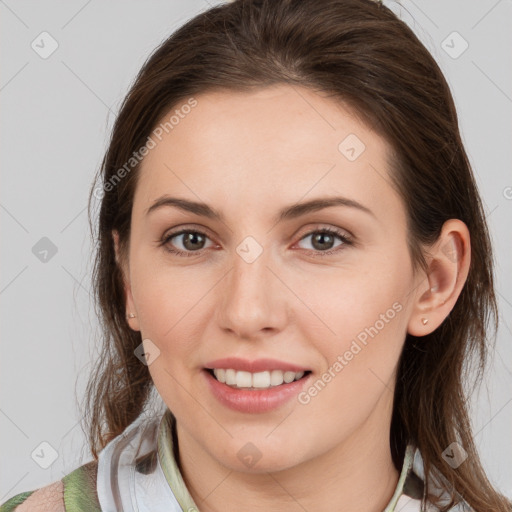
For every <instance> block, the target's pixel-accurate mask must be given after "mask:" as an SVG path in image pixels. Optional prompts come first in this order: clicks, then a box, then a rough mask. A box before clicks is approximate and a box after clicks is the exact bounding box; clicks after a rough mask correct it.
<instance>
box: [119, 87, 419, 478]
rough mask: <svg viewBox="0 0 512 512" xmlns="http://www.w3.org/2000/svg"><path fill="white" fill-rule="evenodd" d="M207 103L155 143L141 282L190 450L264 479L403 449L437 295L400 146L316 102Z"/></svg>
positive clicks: (137, 280)
mask: <svg viewBox="0 0 512 512" xmlns="http://www.w3.org/2000/svg"><path fill="white" fill-rule="evenodd" d="M195 100H196V102H197V103H194V102H191V103H189V104H193V105H195V106H193V108H192V107H191V108H183V109H181V110H180V105H177V106H176V107H175V108H174V109H173V112H170V113H169V114H168V115H166V116H165V118H164V119H163V122H166V121H168V120H169V118H170V116H171V114H173V113H174V112H175V110H178V113H179V115H176V117H175V118H174V121H173V122H171V124H168V125H167V129H166V130H165V129H163V130H162V129H160V130H159V131H158V134H159V137H155V136H153V137H152V138H153V140H154V142H155V143H156V145H155V146H154V147H153V148H152V149H150V150H149V153H148V154H147V155H146V157H145V159H144V161H143V163H142V167H141V171H140V172H141V174H140V180H139V182H138V185H137V190H136V193H135V198H134V205H133V211H132V224H131V239H130V246H129V263H128V267H127V268H126V269H125V270H126V289H127V312H128V313H130V312H133V313H136V315H137V317H136V318H134V319H132V320H130V326H131V327H132V328H133V329H136V330H140V331H141V336H142V339H143V340H145V341H144V346H145V348H146V351H147V352H149V353H150V354H151V355H150V356H149V361H150V364H149V371H150V373H151V377H152V379H153V380H154V383H155V386H156V388H157V390H158V391H159V393H160V395H161V396H162V398H163V400H164V401H165V402H166V404H167V406H168V407H169V408H170V409H171V410H172V411H173V413H174V415H175V416H176V418H177V423H178V434H179V438H180V446H181V445H182V443H183V444H184V445H187V446H189V447H191V449H192V447H194V449H195V450H196V452H197V451H200V452H201V453H202V454H203V455H206V456H207V457H209V458H210V459H211V460H212V461H213V462H215V463H218V464H221V465H223V466H225V467H228V468H231V469H235V470H242V471H253V472H258V471H270V470H278V469H284V468H291V467H293V466H296V465H298V464H300V463H301V462H305V461H308V460H311V459H313V458H315V457H317V456H320V455H322V454H326V453H329V452H330V453H333V454H334V453H337V454H338V455H339V454H340V453H341V452H348V451H350V450H354V449H355V447H356V446H358V447H359V448H361V447H363V448H362V449H363V450H366V449H368V450H370V447H371V446H373V444H374V443H375V442H378V443H388V442H389V441H388V440H389V422H390V417H391V410H392V397H393V389H394V378H395V371H396V366H397V361H398V358H399V355H400V352H401V349H402V346H403V342H404V339H405V336H406V333H407V330H408V323H409V320H410V317H411V311H412V302H413V301H414V298H415V297H416V294H417V293H418V292H417V288H418V284H419V283H420V280H419V278H418V277H416V276H415V275H414V273H413V269H412V264H411V260H410V257H409V253H408V249H407V244H406V212H405V209H404V206H403V204H402V202H401V200H400V198H399V196H398V194H397V192H396V191H395V189H394V188H393V187H392V186H391V184H390V178H389V173H390V169H389V167H388V163H387V157H388V147H387V145H386V143H385V142H384V140H383V139H382V138H380V137H379V136H378V135H377V134H376V133H375V132H373V131H371V130H370V129H368V128H367V127H366V126H365V125H363V124H362V123H361V122H360V121H358V119H356V118H355V117H353V116H352V115H350V113H349V112H348V111H347V110H345V109H344V108H342V107H341V106H339V104H336V103H334V101H333V100H332V99H328V98H326V97H323V96H320V95H318V94H317V93H314V92H312V91H311V90H308V89H305V88H297V87H293V88H292V87H291V86H288V85H278V86H273V87H271V88H266V89H262V90H259V91H258V92H254V93H241V92H237V93H234V92H215V93H205V94H202V95H199V96H196V97H195ZM183 104H186V102H183ZM159 138H160V139H161V140H159ZM151 145H153V144H151ZM166 198H167V199H169V198H173V201H174V200H179V201H181V202H182V204H185V203H186V204H189V205H192V204H193V205H194V207H193V208H192V207H191V208H184V207H182V208H180V207H178V203H176V202H175V203H174V205H173V204H172V201H171V200H170V199H169V201H168V202H167V203H165V199H166ZM337 198H343V199H342V200H341V199H340V200H339V201H338V199H337ZM335 199H336V201H338V202H337V203H334V200H335ZM320 200H322V201H333V203H332V205H331V206H329V207H323V208H316V207H314V206H315V205H317V202H318V201H320ZM157 203H159V204H160V206H155V208H151V207H152V206H153V205H155V204H157ZM306 205H310V206H309V207H308V206H306ZM192 210H194V211H192ZM283 212H284V213H283ZM214 213H215V214H218V217H217V216H215V215H214ZM322 230H329V231H330V232H327V233H326V232H322ZM180 232H181V234H179V233H180ZM183 232H185V233H183ZM172 235H174V236H172ZM173 251H181V252H182V254H179V253H175V252H173ZM226 358H234V359H231V360H228V361H222V360H223V359H226ZM270 360H272V361H270ZM212 368H215V370H216V371H215V373H217V375H218V376H219V378H220V379H222V378H223V375H224V378H227V379H228V383H222V382H219V381H218V380H216V379H215V377H214V376H213V375H212V374H211V372H210V369H212ZM217 370H221V371H220V372H219V371H217ZM222 370H224V371H222ZM227 370H229V371H227ZM234 370H235V371H234ZM248 370H252V372H249V373H247V371H248ZM280 370H281V371H280ZM297 372H304V375H303V376H302V378H300V377H301V373H297ZM294 378H299V380H297V381H294V382H290V383H286V382H284V383H283V384H281V385H279V382H282V379H285V380H290V379H294ZM237 386H240V387H237ZM269 386H270V387H269ZM248 387H251V388H252V387H257V388H258V389H248Z"/></svg>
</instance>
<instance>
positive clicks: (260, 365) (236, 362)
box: [206, 357, 309, 373]
mask: <svg viewBox="0 0 512 512" xmlns="http://www.w3.org/2000/svg"><path fill="white" fill-rule="evenodd" d="M206 368H208V369H210V370H211V369H214V368H224V369H226V370H227V369H233V370H237V371H246V372H251V373H257V372H263V371H265V370H283V371H289V372H306V371H309V369H308V368H305V367H303V366H300V365H297V364H293V363H287V362H285V361H279V360H278V359H270V358H264V359H256V360H254V361H249V360H248V359H241V358H239V357H224V358H222V359H215V361H210V362H209V363H206Z"/></svg>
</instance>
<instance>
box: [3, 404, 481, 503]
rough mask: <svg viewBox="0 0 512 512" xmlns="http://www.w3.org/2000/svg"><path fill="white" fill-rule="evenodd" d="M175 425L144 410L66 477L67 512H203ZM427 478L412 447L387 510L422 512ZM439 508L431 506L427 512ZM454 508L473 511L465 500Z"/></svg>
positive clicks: (23, 497)
mask: <svg viewBox="0 0 512 512" xmlns="http://www.w3.org/2000/svg"><path fill="white" fill-rule="evenodd" d="M174 427H175V423H174V417H173V415H172V414H171V412H170V411H169V410H168V409H167V411H166V412H165V413H164V414H163V415H160V416H156V417H155V416H147V415H145V414H142V415H141V416H140V417H139V418H138V419H137V420H136V421H135V422H133V423H132V424H131V425H129V426H128V427H127V428H126V429H125V431H124V432H123V433H122V434H120V435H119V436H117V437H116V438H115V439H113V440H112V441H111V442H110V443H108V444H107V445H106V446H105V448H104V449H103V450H102V451H101V452H100V454H99V459H98V461H91V462H89V463H87V464H84V465H82V466H80V467H79V468H77V469H75V470H74V471H72V472H71V473H69V474H68V475H66V476H65V477H64V478H63V479H62V482H63V485H64V496H63V500H64V506H65V510H66V511H67V512H121V511H122V512H199V511H200V508H199V507H198V505H196V503H194V500H193V499H192V497H191V496H190V493H189V492H188V489H187V487H186V485H185V482H184V480H183V477H182V475H181V473H180V470H179V468H178V464H177V462H176V458H175V455H174V448H175V444H176V437H175V428H174ZM424 478H425V477H424V473H423V460H422V458H421V454H420V452H419V450H418V449H417V448H415V447H414V446H413V445H408V446H407V449H406V452H405V457H404V462H403V466H402V470H401V473H400V477H399V480H398V483H397V486H396V489H395V492H394V494H393V496H392V497H391V499H390V501H389V503H388V505H387V506H386V507H385V509H384V510H383V512H420V510H421V507H420V505H421V497H422V495H423V486H424ZM36 490H37V489H36ZM36 490H33V491H27V492H23V493H20V494H17V495H16V496H13V497H12V498H11V499H9V500H8V501H6V502H5V503H3V504H2V505H0V512H11V511H14V510H16V507H18V506H19V505H20V504H21V503H23V502H25V501H26V500H27V499H28V498H29V497H30V496H31V495H32V494H33V493H34V492H36ZM441 492H442V491H441ZM438 510H439V509H438V508H436V507H434V506H433V505H428V508H427V509H426V512H438ZM450 510H451V511H453V512H474V511H472V509H471V508H470V507H469V506H468V505H467V504H461V505H457V506H455V507H452V508H451V509H450Z"/></svg>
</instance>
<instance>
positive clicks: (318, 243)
mask: <svg viewBox="0 0 512 512" xmlns="http://www.w3.org/2000/svg"><path fill="white" fill-rule="evenodd" d="M308 237H312V245H313V248H312V249H310V250H311V251H313V252H314V253H316V254H314V256H329V255H331V254H333V253H337V252H338V251H341V250H343V249H344V246H350V245H353V241H352V240H351V238H350V237H349V236H348V235H347V234H346V233H345V232H343V231H340V230H337V229H334V228H322V229H315V230H314V231H310V232H309V233H307V234H306V235H305V236H303V237H302V238H301V239H300V242H301V241H303V240H306V239H307V238H308ZM336 238H338V240H340V243H339V244H338V245H335V246H334V247H333V243H334V242H335V239H336ZM174 239H176V240H178V242H177V243H178V244H180V245H181V247H182V248H179V247H178V248H177V247H176V245H175V244H176V242H174V243H172V240H174ZM207 240H209V237H208V235H207V234H206V233H204V232H203V231H198V230H197V229H182V230H180V231H177V232H175V233H170V234H168V235H165V236H164V237H163V239H162V240H161V241H160V244H159V245H161V246H163V247H164V249H165V250H166V251H168V252H170V253H172V254H175V255H177V256H185V257H187V256H196V255H198V254H201V253H202V252H203V250H204V249H206V248H207V247H205V243H206V241H207Z"/></svg>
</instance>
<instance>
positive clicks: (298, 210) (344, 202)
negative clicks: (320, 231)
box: [146, 195, 376, 223]
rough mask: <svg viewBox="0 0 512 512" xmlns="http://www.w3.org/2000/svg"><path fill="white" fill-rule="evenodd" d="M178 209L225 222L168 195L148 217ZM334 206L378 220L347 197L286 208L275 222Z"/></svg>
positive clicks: (202, 207)
mask: <svg viewBox="0 0 512 512" xmlns="http://www.w3.org/2000/svg"><path fill="white" fill-rule="evenodd" d="M165 206H167V207H176V208H179V209H180V210H184V211H187V212H191V213H194V214H196V215H200V216H202V217H207V218H209V219H214V220H219V221H221V222H224V216H223V215H222V213H220V212H219V211H217V210H216V209H214V208H212V207H211V206H209V205H208V204H206V203H200V202H197V201H190V200H188V199H183V198H179V197H171V196H168V195H164V196H162V197H159V198H158V199H157V200H156V201H155V202H154V203H153V204H152V205H151V206H150V207H149V208H148V209H147V210H146V215H149V214H150V213H151V212H154V211H155V210H157V209H160V208H162V207H165ZM333 206H345V207H349V208H355V209H358V210H360V211H362V212H365V213H367V214H369V215H371V216H372V217H374V218H376V216H375V214H374V213H373V212H372V211H371V210H370V209H369V208H367V207H366V206H364V205H362V204H361V203H359V202H357V201H355V200H353V199H349V198H347V197H339V196H337V197H325V198H318V199H312V200H310V201H306V202H302V203H297V204H294V205H291V206H286V207H285V208H283V209H281V210H280V211H279V212H278V213H277V215H276V217H275V218H274V222H276V223H278V222H282V221H285V220H291V219H295V218H297V217H301V216H302V215H305V214H307V213H311V212H315V211H318V210H323V209H324V208H331V207H333Z"/></svg>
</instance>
